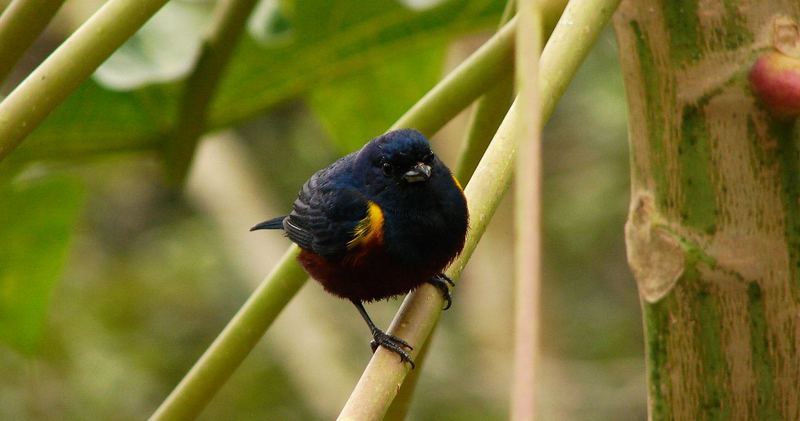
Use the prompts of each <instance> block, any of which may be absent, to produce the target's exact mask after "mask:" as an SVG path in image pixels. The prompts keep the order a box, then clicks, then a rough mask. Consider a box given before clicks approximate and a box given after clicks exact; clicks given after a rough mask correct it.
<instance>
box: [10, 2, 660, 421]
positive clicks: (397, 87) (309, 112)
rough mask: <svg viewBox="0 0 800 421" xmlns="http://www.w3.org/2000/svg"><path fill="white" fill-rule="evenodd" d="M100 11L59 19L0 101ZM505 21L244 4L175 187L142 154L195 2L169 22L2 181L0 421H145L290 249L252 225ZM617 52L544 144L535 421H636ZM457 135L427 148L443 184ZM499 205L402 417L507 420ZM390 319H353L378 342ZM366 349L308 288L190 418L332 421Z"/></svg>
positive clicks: (507, 348) (145, 37)
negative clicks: (236, 39) (375, 332)
mask: <svg viewBox="0 0 800 421" xmlns="http://www.w3.org/2000/svg"><path fill="white" fill-rule="evenodd" d="M7 3H8V1H7V0H6V1H5V2H3V1H0V6H3V5H5V4H7ZM102 3H103V2H102V1H100V0H72V1H69V2H66V4H65V5H64V7H63V8H62V10H60V12H59V14H58V15H57V16H56V19H55V20H54V21H53V22H52V24H51V25H50V26H49V27H48V29H47V31H46V33H45V34H44V35H43V36H42V37H41V39H39V40H38V41H37V43H36V44H35V45H34V47H33V48H32V49H31V51H30V52H29V54H28V55H27V56H26V57H25V58H24V61H23V62H22V63H21V64H20V65H19V66H18V68H17V70H16V72H15V74H14V76H13V77H12V78H11V80H10V81H8V82H7V83H6V84H5V86H4V87H3V89H2V91H0V92H2V93H3V94H7V93H8V92H9V91H10V90H11V89H12V88H13V87H14V86H15V84H16V83H18V82H19V80H21V78H23V77H24V76H25V74H27V73H28V72H29V71H30V70H31V69H32V68H33V67H35V66H36V65H37V64H38V63H39V62H40V61H41V60H42V59H43V58H44V57H46V55H47V54H48V53H49V52H50V51H52V50H53V49H54V48H55V47H57V46H58V44H59V43H60V42H61V41H62V40H63V39H64V38H65V37H66V36H68V34H69V33H70V32H71V31H73V30H74V28H76V27H77V25H79V24H80V23H81V22H83V21H84V20H85V19H86V18H87V17H88V16H89V15H90V14H91V13H93V12H94V11H95V10H96V9H97V8H98V7H99V6H100V5H102ZM503 6H504V2H502V1H488V0H487V1H459V0H445V1H436V0H405V1H399V0H398V1H395V0H383V1H376V2H374V3H373V2H360V1H352V0H347V1H331V2H322V1H307V2H303V1H277V0H272V1H271V0H262V1H261V3H260V4H259V6H258V8H257V11H256V12H255V14H254V15H253V17H252V18H251V19H250V22H249V25H248V32H247V34H246V35H245V37H244V39H243V40H242V45H241V46H240V48H239V49H238V50H237V53H236V55H235V56H234V59H233V62H232V63H231V68H230V71H229V72H228V73H227V74H226V76H225V79H224V81H223V83H222V85H221V87H220V90H221V93H220V94H219V98H218V99H217V100H216V102H215V103H214V105H213V106H212V117H211V123H210V124H211V126H212V128H214V129H215V130H213V131H212V132H211V133H210V134H208V135H207V136H206V137H204V138H203V140H202V142H201V144H200V146H199V148H198V151H197V153H196V155H195V158H194V162H193V165H192V167H191V170H190V174H189V177H188V180H187V182H186V185H185V186H184V187H183V188H180V189H179V188H176V187H175V186H174V185H172V184H170V183H169V182H167V181H166V178H165V175H164V174H165V171H164V169H163V168H164V162H163V159H161V155H160V153H159V150H160V148H159V142H164V141H166V140H165V137H164V132H165V131H164V127H167V126H168V125H169V123H170V122H172V121H174V110H173V109H172V108H174V107H172V108H170V107H171V106H173V105H174V104H176V103H177V101H178V99H177V98H179V97H180V95H179V88H180V86H181V81H182V80H183V78H184V77H185V76H186V74H187V72H188V71H189V70H190V68H191V66H192V64H193V60H194V59H195V57H196V55H197V50H198V47H199V45H200V39H201V37H202V35H203V33H204V31H205V29H206V28H207V26H208V23H209V21H210V15H211V12H212V11H213V7H214V2H212V1H179V0H173V1H172V2H170V3H168V5H167V6H166V7H165V8H164V9H162V11H161V12H159V14H158V15H156V17H155V18H154V19H153V20H151V21H150V23H148V25H147V26H146V27H145V28H144V29H143V30H142V31H140V32H139V33H138V34H137V35H136V36H135V37H134V38H133V39H131V41H129V42H128V43H127V44H126V45H125V46H124V47H123V48H122V49H121V50H119V51H118V52H117V53H116V54H115V55H114V56H112V58H111V59H110V60H109V61H108V62H106V64H104V65H103V66H102V67H101V68H100V69H99V70H98V72H97V73H96V74H95V77H94V79H93V80H92V81H91V82H89V83H87V84H85V85H84V86H82V87H81V89H79V91H78V92H77V93H76V94H75V95H73V97H71V98H70V99H69V100H68V101H67V103H66V104H64V105H63V106H62V107H61V108H59V109H58V110H57V111H56V112H55V113H54V114H53V115H51V117H50V118H49V119H48V120H47V121H46V122H45V124H44V125H43V126H41V127H40V128H39V129H38V130H37V131H36V132H35V133H34V134H33V135H32V136H31V138H30V139H28V140H26V143H25V144H24V145H23V146H22V147H21V148H20V149H19V150H18V151H16V152H15V153H14V154H13V155H12V156H11V159H9V160H7V161H6V162H3V163H2V164H0V373H3V374H2V376H0V419H4V420H6V419H8V420H12V419H13V420H44V419H48V420H49V419H67V420H72V419H75V420H78V419H80V420H83V419H115V420H128V419H130V420H136V419H143V418H146V417H148V416H149V415H150V414H151V413H152V412H153V410H154V409H155V408H156V407H157V406H158V405H159V403H160V402H161V401H162V400H163V399H164V398H165V397H166V396H167V394H168V393H169V392H170V391H171V390H172V388H173V387H174V386H175V385H176V384H177V382H178V381H179V380H180V379H181V378H182V376H183V375H184V374H185V373H186V372H187V371H188V369H189V368H190V367H191V366H192V364H193V363H194V362H195V361H196V360H197V358H198V357H199V356H200V355H201V354H202V352H203V351H204V350H205V348H206V347H207V346H208V345H209V344H210V343H211V341H212V340H213V339H214V338H215V337H216V335H217V334H218V333H219V332H220V331H221V330H222V328H223V327H224V326H225V324H226V323H227V321H228V320H229V319H230V318H231V317H232V316H233V315H234V314H235V312H236V311H237V309H238V308H239V307H240V306H241V304H242V303H243V302H244V301H245V299H246V298H247V296H248V295H249V293H250V292H251V291H252V290H253V289H254V288H255V287H256V285H257V284H258V283H259V282H260V281H261V280H262V279H263V278H264V276H265V275H266V274H267V273H268V272H269V271H270V269H271V268H272V267H273V266H274V265H275V263H276V261H277V260H278V259H279V258H280V256H281V255H282V254H283V252H284V251H285V249H286V248H287V247H288V245H289V242H288V240H286V239H285V238H284V237H282V236H281V235H280V234H277V233H270V232H255V233H250V232H248V228H249V227H250V226H252V225H253V224H254V223H257V222H260V221H262V220H264V219H266V218H268V217H272V216H276V215H280V214H283V213H285V212H286V211H287V210H288V209H290V206H291V203H292V201H293V199H294V197H295V195H296V193H297V191H298V189H299V188H300V186H301V185H302V183H303V182H304V181H305V179H307V178H308V177H309V176H310V175H311V174H312V173H313V172H315V171H316V170H317V169H319V168H321V167H323V166H325V165H327V164H329V163H330V162H332V161H333V160H335V159H336V158H337V157H339V156H341V155H342V154H344V153H347V152H349V151H351V150H354V149H356V148H358V147H359V146H360V145H361V144H363V143H364V142H365V141H367V140H368V139H369V138H371V137H374V136H376V135H378V134H380V133H381V132H382V131H384V130H386V128H388V127H389V126H390V125H391V123H392V122H393V121H394V120H395V119H397V118H398V117H399V116H400V115H401V114H402V113H403V112H404V111H405V110H406V109H407V108H408V107H409V106H410V105H411V104H413V103H414V102H415V101H416V100H417V99H418V98H420V97H421V96H422V95H423V94H424V93H425V92H426V91H427V90H428V89H430V88H431V87H432V86H433V85H435V83H436V82H437V81H438V80H439V79H440V78H441V77H442V76H443V75H445V74H447V72H448V71H449V70H450V69H452V68H453V67H454V66H455V65H457V64H458V63H459V62H460V61H462V60H463V59H464V58H466V57H467V56H468V55H469V54H470V53H471V52H472V51H474V49H475V48H477V47H478V46H479V45H480V44H481V43H482V42H483V41H485V40H486V39H487V37H488V36H489V35H490V34H491V32H492V30H493V28H495V27H496V25H497V22H498V21H499V18H500V13H501V12H502V9H503ZM392 25H394V26H392ZM376 27H391V28H395V29H393V30H391V31H388V33H381V34H379V36H375V34H374V33H373V32H370V31H373V30H374V28H376ZM370 28H372V29H370ZM359 37H360V38H359ZM333 50H335V52H331V51H333ZM617 53H618V52H617V49H616V44H615V41H614V37H613V33H612V32H611V31H610V30H609V29H607V30H606V31H605V32H604V33H603V35H602V36H601V38H600V40H599V42H598V43H597V45H596V46H595V47H594V48H593V50H592V53H591V54H590V56H589V57H588V58H587V60H586V62H585V63H584V64H583V66H582V68H581V70H580V72H579V73H578V75H577V78H576V79H575V80H574V81H573V83H572V85H571V87H570V89H569V91H568V92H567V93H566V95H565V96H564V98H563V100H562V101H561V103H560V105H559V107H558V109H557V111H556V112H555V114H554V116H553V118H552V119H551V121H550V122H549V123H548V125H547V127H546V129H545V134H544V170H545V174H544V186H545V196H544V222H545V232H544V250H545V254H544V285H543V292H542V293H543V297H542V305H543V308H542V311H543V314H542V335H543V338H542V346H543V350H542V353H543V358H542V364H543V372H542V378H541V379H540V394H541V400H540V402H541V405H542V407H541V419H544V420H640V419H645V418H646V407H645V399H646V395H645V376H644V360H643V342H642V334H641V317H640V312H639V305H638V296H637V292H636V287H635V284H634V281H633V279H632V277H631V275H630V273H629V271H628V268H627V266H626V263H625V249H624V242H623V225H624V221H625V215H626V212H627V200H628V158H627V135H626V108H625V100H624V92H623V86H622V78H621V75H620V70H619V67H618V63H617ZM468 116H469V110H467V111H465V112H464V113H462V115H460V116H459V117H458V118H456V119H455V120H453V121H452V122H451V123H450V124H448V125H447V126H446V127H445V128H444V129H442V130H441V131H440V132H439V133H438V134H437V135H436V136H434V138H433V139H432V143H433V147H434V150H435V151H436V152H437V153H438V154H439V155H440V156H441V157H442V158H443V160H444V161H445V162H447V163H448V164H450V165H451V166H453V165H455V161H456V155H457V152H458V148H459V143H460V141H461V140H462V139H463V137H464V134H465V126H466V123H467V121H468ZM512 206H513V204H512V203H511V200H510V199H508V198H507V199H506V200H505V201H504V203H502V205H501V206H500V208H499V210H498V211H497V213H496V214H495V217H494V219H493V221H492V222H491V224H490V226H489V228H488V231H487V232H486V235H485V236H484V238H483V239H482V241H481V243H480V245H479V246H478V248H477V250H476V252H475V254H474V256H473V258H472V260H471V261H470V263H469V265H468V266H467V269H466V271H465V273H464V275H463V277H462V279H461V280H460V281H459V282H458V284H457V288H456V289H455V291H454V304H453V307H452V308H451V309H450V310H448V311H447V312H446V313H444V314H443V317H442V319H441V323H440V325H439V328H438V329H437V331H436V333H435V335H434V337H433V339H432V343H431V348H430V351H429V355H428V359H427V361H426V363H425V367H424V369H423V371H422V373H421V378H420V381H419V384H418V388H417V391H416V394H415V399H414V401H413V404H412V407H411V410H410V413H409V419H413V420H492V419H505V418H507V416H508V397H509V380H510V374H511V373H510V370H511V366H510V364H511V352H512V349H513V346H512V343H511V328H512V320H513V317H512V314H513V309H512V303H513V297H512V294H513V291H512V282H513V281H512V277H511V276H512V272H513V270H512V269H513V267H512V265H513V262H512V255H513V252H512V249H511V247H512V236H513V227H512V225H511V224H512V221H513V218H512V213H511V209H512ZM399 303H400V300H393V301H388V302H380V303H374V304H371V305H369V306H368V310H369V311H370V313H371V314H372V316H373V318H374V319H375V320H376V322H377V323H378V324H379V326H383V327H385V326H387V325H388V323H389V321H390V320H391V318H392V316H393V314H394V312H395V311H396V309H397V308H398V305H399ZM369 339H370V338H369V333H368V331H367V329H366V328H365V326H364V323H363V321H362V320H361V319H360V317H359V316H358V313H357V312H356V311H355V310H354V309H353V308H352V305H351V304H350V303H348V302H346V301H343V300H338V299H335V298H334V297H332V296H329V295H327V294H326V293H325V292H324V291H323V290H322V288H321V287H320V286H319V285H318V284H317V283H315V282H309V283H307V284H306V286H305V287H304V288H303V289H302V290H301V292H300V294H298V296H297V297H295V298H294V299H293V301H292V302H291V303H290V304H289V305H288V307H287V308H286V310H285V311H284V312H283V313H282V314H281V315H280V316H279V318H278V319H277V320H276V322H275V323H274V325H273V326H272V327H271V328H270V330H269V331H268V332H267V334H266V335H265V337H264V338H263V340H262V341H261V342H260V344H259V345H258V346H257V347H256V349H255V350H254V351H253V352H252V354H251V355H250V356H249V357H248V358H247V359H246V360H245V362H244V364H243V365H242V366H241V367H240V368H239V369H238V370H237V372H236V373H235V374H234V375H233V377H232V378H231V379H230V381H229V382H228V383H227V384H226V385H225V386H224V388H223V389H222V390H221V391H220V393H219V394H218V395H217V396H216V398H215V399H214V400H213V401H212V402H211V403H210V404H209V406H208V407H207V409H206V410H205V412H204V413H203V415H202V416H201V419H206V420H213V419H220V418H227V419H235V420H240V419H275V420H308V419H331V418H334V417H335V415H336V414H338V411H339V409H340V408H341V406H342V405H343V403H344V402H345V400H346V399H347V397H348V396H349V394H350V391H351V390H352V388H353V386H354V385H355V383H356V382H357V380H358V377H359V375H360V373H361V371H362V370H363V368H364V367H365V365H366V363H367V362H368V360H369V357H370V355H371V354H370V349H369V345H368V343H369Z"/></svg>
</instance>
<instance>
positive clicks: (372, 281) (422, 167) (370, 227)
mask: <svg viewBox="0 0 800 421" xmlns="http://www.w3.org/2000/svg"><path fill="white" fill-rule="evenodd" d="M468 220H469V215H468V211H467V202H466V199H465V197H464V193H463V191H462V190H461V186H460V185H459V183H458V181H456V179H455V178H454V177H453V175H452V174H451V173H450V170H449V169H448V168H447V166H445V164H444V163H442V161H440V160H439V158H437V157H436V155H434V154H433V152H431V149H430V145H429V143H428V140H427V139H425V137H424V136H423V135H422V134H421V133H420V132H418V131H416V130H412V129H402V130H396V131H392V132H388V133H386V134H384V135H382V136H379V137H377V138H375V139H372V140H371V141H370V142H369V143H367V144H366V145H364V147H363V148H361V150H359V151H356V152H353V153H351V154H349V155H347V156H344V157H342V158H340V159H339V160H338V161H336V162H334V163H333V164H331V165H330V166H329V167H327V168H324V169H322V170H320V171H318V172H317V173H316V174H314V175H313V176H311V178H310V179H309V180H308V181H307V182H306V183H305V184H304V185H303V188H302V190H301V191H300V193H299V194H298V196H297V200H295V202H294V206H293V209H292V212H291V213H290V214H289V215H287V216H280V217H278V218H273V219H270V220H268V221H264V222H262V223H260V224H258V225H256V226H254V227H253V228H251V229H250V230H251V231H253V230H259V229H283V230H284V232H285V233H286V236H288V237H289V239H290V240H291V241H293V242H294V243H296V244H297V245H298V246H300V249H301V252H300V255H299V257H298V260H299V261H300V264H301V265H302V266H303V267H304V268H305V269H306V271H307V272H308V273H309V274H310V275H311V277H312V278H314V279H316V280H317V281H319V282H320V283H321V284H322V286H323V287H324V288H325V290H326V291H328V292H330V293H332V294H334V295H337V296H339V297H342V298H346V299H348V300H350V301H352V303H353V304H354V305H355V306H356V308H358V311H359V313H361V316H362V317H363V318H364V320H365V321H366V322H367V325H368V326H369V329H370V331H371V332H372V338H373V341H372V349H373V351H374V350H375V349H376V348H377V346H378V345H381V346H383V347H385V348H387V349H390V350H392V351H394V352H396V353H397V354H398V355H400V358H401V360H402V361H408V362H409V363H410V364H411V365H412V367H413V365H414V363H413V361H411V358H410V357H409V355H408V353H407V352H406V351H405V349H404V348H408V349H413V348H412V347H411V346H410V345H409V344H408V343H406V342H405V341H403V340H402V339H400V338H398V337H396V336H393V335H389V334H386V333H384V332H383V331H381V330H380V329H378V327H377V326H375V324H374V323H373V322H372V320H371V319H370V317H369V315H368V314H367V312H366V310H365V309H364V305H363V303H364V302H369V301H374V300H380V299H384V298H389V297H392V296H395V295H400V294H405V293H407V292H409V291H411V290H413V289H415V288H417V287H418V286H420V285H422V284H423V283H426V282H427V283H431V284H433V285H434V286H436V287H437V288H439V289H440V290H441V291H442V293H443V295H444V298H445V300H446V302H447V304H446V307H445V308H447V307H449V306H450V292H449V288H448V284H450V285H452V281H451V280H450V279H449V278H447V276H445V275H444V274H443V273H442V271H443V270H444V268H445V267H446V266H447V265H448V264H449V263H450V262H451V261H452V260H453V259H454V258H455V257H456V256H457V255H458V254H459V253H460V252H461V249H462V248H463V247H464V239H465V236H466V232H467V225H468Z"/></svg>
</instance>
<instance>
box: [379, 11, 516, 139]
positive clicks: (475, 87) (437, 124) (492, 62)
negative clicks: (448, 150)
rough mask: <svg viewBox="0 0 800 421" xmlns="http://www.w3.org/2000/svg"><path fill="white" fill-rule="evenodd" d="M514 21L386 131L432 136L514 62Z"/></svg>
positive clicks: (493, 82)
mask: <svg viewBox="0 0 800 421" xmlns="http://www.w3.org/2000/svg"><path fill="white" fill-rule="evenodd" d="M516 26H517V22H516V19H511V20H510V21H509V22H508V23H507V24H505V25H504V26H503V27H502V28H501V29H500V30H499V31H497V33H496V34H495V35H494V36H493V37H492V38H490V39H489V40H488V41H487V42H486V43H485V44H483V46H481V48H479V49H478V51H476V52H475V53H473V54H472V55H471V56H469V58H467V59H466V60H464V62H463V63H461V64H460V65H459V66H458V67H456V68H455V69H454V70H453V71H452V72H450V74H448V75H447V76H446V77H445V78H444V79H442V81H441V82H439V83H438V84H437V85H436V86H434V87H433V89H431V90H430V91H428V93H427V94H425V96H423V97H422V99H420V100H419V101H418V102H417V103H416V104H414V106H413V107H411V108H410V109H409V110H408V111H407V112H406V113H405V114H403V116H402V117H400V119H399V120H397V122H395V123H394V124H393V125H392V127H391V128H390V130H394V129H399V128H406V127H407V128H414V129H417V130H419V131H420V132H422V133H424V134H425V135H427V136H432V135H433V134H434V133H435V132H436V131H438V130H439V129H440V128H441V127H442V126H444V125H445V123H447V122H448V121H450V120H451V119H452V118H453V117H454V116H455V115H456V114H458V113H459V112H461V110H463V109H464V108H466V107H467V105H469V104H470V103H471V102H472V101H474V100H475V98H477V97H478V96H480V95H481V94H483V93H484V92H485V91H486V89H487V88H488V87H490V86H492V85H494V84H495V83H496V81H497V80H499V79H500V78H502V77H503V75H504V74H506V73H507V69H509V68H511V66H512V65H513V62H514V32H515V31H516Z"/></svg>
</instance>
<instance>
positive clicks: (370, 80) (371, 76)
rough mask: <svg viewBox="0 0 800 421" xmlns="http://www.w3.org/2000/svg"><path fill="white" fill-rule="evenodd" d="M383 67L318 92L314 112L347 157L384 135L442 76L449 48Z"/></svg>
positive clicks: (425, 50)
mask: <svg viewBox="0 0 800 421" xmlns="http://www.w3.org/2000/svg"><path fill="white" fill-rule="evenodd" d="M438 44H439V45H436V46H429V45H428V46H425V47H424V48H421V49H419V50H417V51H411V52H408V53H407V54H401V55H397V56H396V57H394V58H393V59H391V60H387V61H381V62H378V63H376V64H375V65H374V66H371V67H370V68H369V69H367V70H365V71H363V72H359V73H356V74H353V75H351V76H347V77H344V78H342V79H339V80H336V81H335V82H333V83H329V84H326V85H324V86H321V87H319V88H317V89H315V90H314V91H313V92H312V93H311V95H310V104H311V108H312V109H313V110H314V112H315V113H316V114H317V116H318V117H319V119H320V121H321V122H322V125H323V127H325V130H326V131H327V132H328V133H329V134H330V135H331V139H332V140H333V142H334V145H335V146H336V147H337V148H338V149H339V152H341V153H342V154H345V153H349V152H352V151H354V150H356V149H358V148H360V147H361V146H363V145H364V142H365V141H366V140H368V139H371V138H373V137H375V136H377V135H379V134H381V133H383V132H384V131H385V130H386V128H387V127H389V126H391V125H392V123H393V122H394V121H395V120H397V118H398V117H399V116H401V115H402V114H403V112H404V111H405V110H407V109H408V108H410V107H411V106H412V105H414V103H415V102H416V101H417V100H418V99H419V98H420V97H422V95H424V94H425V92H427V91H428V90H429V89H430V88H431V87H432V86H433V85H435V84H436V81H437V80H438V79H439V77H440V76H441V71H442V61H443V60H442V58H443V57H442V56H443V51H444V43H438Z"/></svg>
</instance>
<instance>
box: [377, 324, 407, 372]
mask: <svg viewBox="0 0 800 421" xmlns="http://www.w3.org/2000/svg"><path fill="white" fill-rule="evenodd" d="M369 345H370V346H371V347H372V352H375V350H376V349H378V345H380V346H382V347H384V348H386V349H388V350H390V351H392V352H394V353H395V354H397V355H399V356H400V361H407V362H408V363H409V364H411V368H412V369H413V368H414V361H413V360H411V356H410V355H408V352H406V350H405V349H404V348H407V349H408V350H409V351H410V350H413V349H414V347H412V346H411V345H409V344H408V342H406V341H404V340H402V339H400V338H398V337H397V336H394V335H390V334H388V333H385V332H384V331H382V330H380V329H374V330H373V331H372V342H370V343H369Z"/></svg>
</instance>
